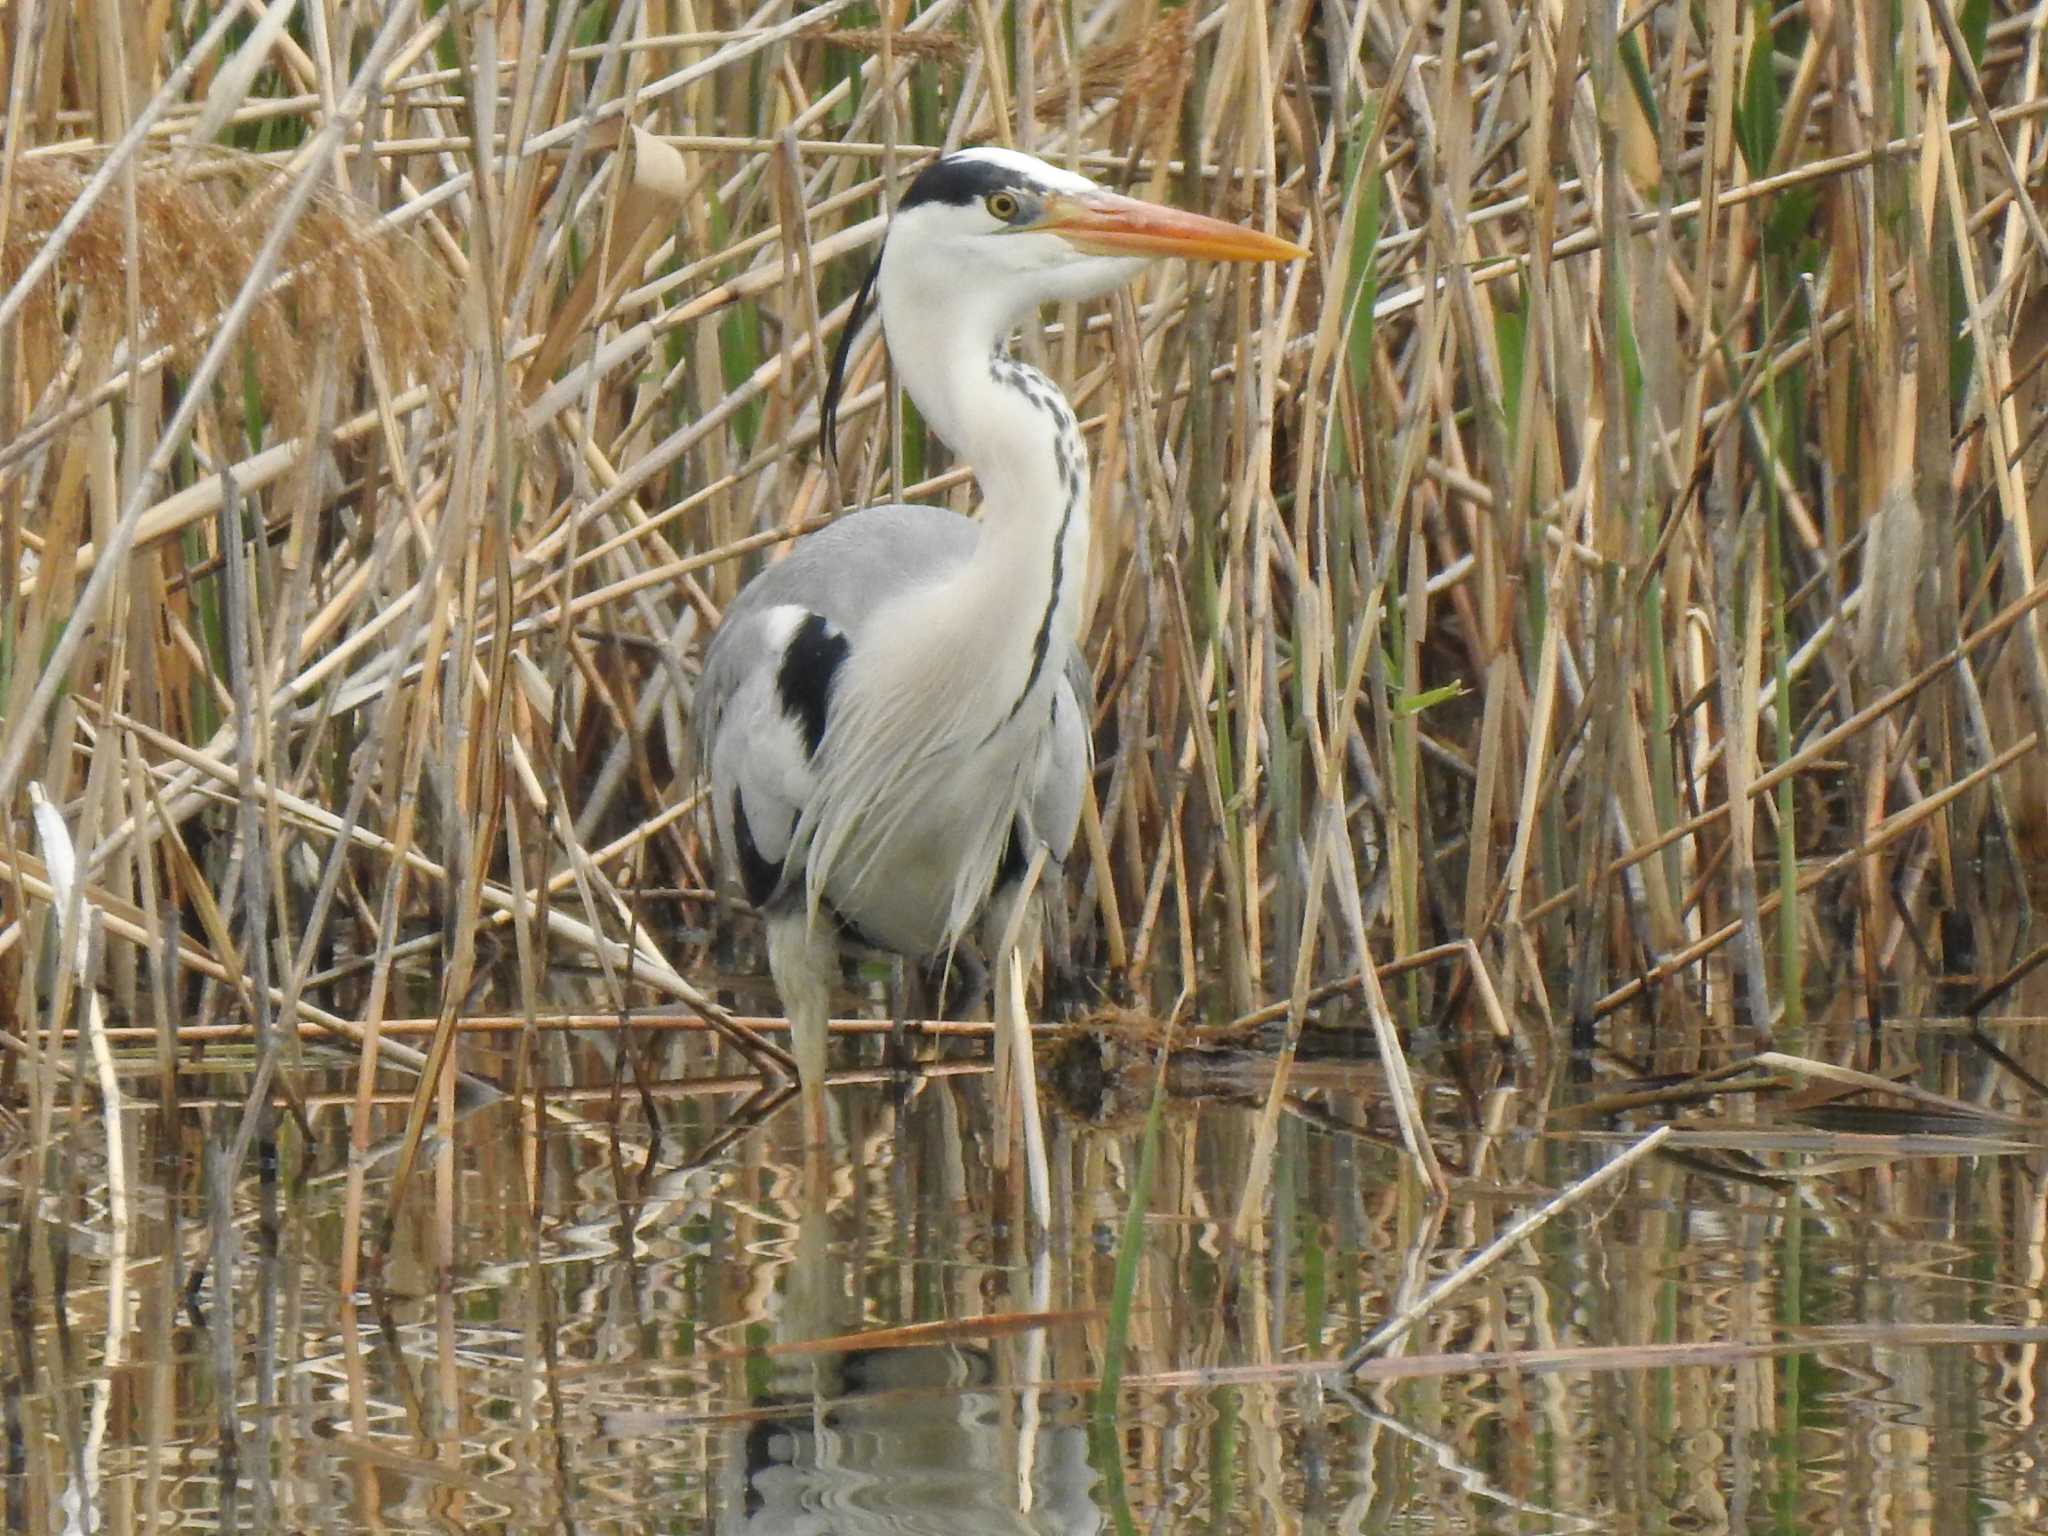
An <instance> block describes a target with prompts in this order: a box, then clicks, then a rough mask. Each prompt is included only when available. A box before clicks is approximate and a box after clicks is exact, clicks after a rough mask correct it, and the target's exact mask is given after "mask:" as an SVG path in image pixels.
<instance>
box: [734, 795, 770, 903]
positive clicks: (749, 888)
mask: <svg viewBox="0 0 2048 1536" xmlns="http://www.w3.org/2000/svg"><path fill="white" fill-rule="evenodd" d="M732 840H733V843H734V844H735V847H734V848H733V852H734V853H735V854H737V855H738V856H739V861H740V884H741V885H743V886H744V887H746V892H747V900H749V901H751V902H752V903H753V904H754V905H755V906H757V907H758V906H761V905H763V904H764V903H766V901H767V900H768V898H769V897H770V896H772V895H774V894H775V887H776V885H777V884H778V883H779V882H780V881H781V879H782V866H781V865H780V864H778V863H776V862H775V861H774V860H773V859H769V858H764V857H762V854H761V849H760V846H759V845H758V844H757V843H755V841H754V828H753V826H752V824H751V823H749V822H748V820H747V806H746V802H745V801H744V800H742V799H741V798H740V792H739V791H738V790H734V791H733V792H732Z"/></svg>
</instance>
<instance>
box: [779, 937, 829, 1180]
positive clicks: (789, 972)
mask: <svg viewBox="0 0 2048 1536" xmlns="http://www.w3.org/2000/svg"><path fill="white" fill-rule="evenodd" d="M768 970H769V972H770V973H771V974H772V975H773V976H774V977H775V989H776V991H778V992H779V993H781V994H782V1006H783V1009H784V1011H785V1012H787V1013H788V1014H789V1033H790V1054H791V1055H793V1056H795V1057H796V1078H797V1090H798V1094H799V1096H800V1097H801V1099H802V1100H803V1116H804V1142H805V1145H807V1146H813V1147H819V1146H823V1145H824V1144H825V1143H826V1142H827V1141H829V1140H830V1139H831V1136H830V1129H829V1124H828V1122H827V1120H826V1115H825V1043H826V1039H827V1035H828V1032H829V1030H830V1026H831V1022H832V982H833V978H834V977H835V976H836V975H837V974H838V970H839V945H838V941H837V940H835V939H834V938H833V937H832V936H831V935H830V934H820V933H817V932H814V931H813V930H812V927H811V924H810V922H809V920H808V918H807V917H806V915H805V913H804V912H803V910H802V908H801V907H798V908H796V909H795V910H792V911H789V912H783V913H770V914H769V915H768Z"/></svg>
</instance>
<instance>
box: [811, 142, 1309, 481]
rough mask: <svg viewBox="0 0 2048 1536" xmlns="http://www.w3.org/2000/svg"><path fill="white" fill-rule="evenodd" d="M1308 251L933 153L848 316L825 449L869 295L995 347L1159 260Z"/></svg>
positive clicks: (1024, 172)
mask: <svg viewBox="0 0 2048 1536" xmlns="http://www.w3.org/2000/svg"><path fill="white" fill-rule="evenodd" d="M1307 254H1308V253H1307V252H1306V251H1305V250H1303V249H1302V248H1301V247H1300V246H1298V245H1296V244H1295V243H1294V242H1293V241H1291V240H1283V239H1280V238H1279V237H1277V236H1275V235H1269V234H1266V233H1265V232H1264V231H1262V230H1256V229H1248V228H1245V227H1244V226H1242V225H1237V224H1231V223H1228V222H1226V221H1224V220H1222V219H1212V218H1210V217H1208V216H1207V215H1205V214H1199V213H1187V212H1183V211H1182V210H1181V209H1178V208H1170V207H1166V206H1164V205H1162V204H1159V203H1148V202H1145V201H1143V200H1141V199H1139V198H1135V197H1125V196H1122V195H1121V194H1119V193H1115V192H1111V191H1109V190H1107V189H1106V188H1104V187H1100V186H1098V185H1096V184H1095V183H1094V182H1092V181H1090V180H1089V179H1088V178H1087V177H1085V176H1082V175H1079V174H1077V173H1076V172H1073V171H1068V170H1063V169H1061V168H1060V167H1058V166H1056V165H1049V164H1047V163H1046V162H1045V161H1043V160H1040V159H1037V158H1035V157H1034V156H1031V155H1026V154H1022V153H1020V152H1018V151H1016V150H1013V149H1000V148H996V147H993V146H984V147H981V148H976V149H963V150H958V151H956V152H954V153H953V154H950V155H943V156H941V157H940V158H939V159H937V160H934V161H933V162H932V163H931V164H930V165H928V166H926V167H925V169H924V170H923V171H922V172H920V173H919V175H918V177H917V179H916V180H915V181H913V182H912V183H911V184H910V188H909V190H908V191H906V192H905V193H904V194H903V199H902V201H901V202H900V203H898V204H897V207H896V215H895V217H894V218H893V219H891V220H890V222H889V229H888V233H887V235H886V237H885V238H884V241H883V245H882V251H881V254H880V255H879V256H878V257H877V258H876V260H875V265H874V267H873V268H871V269H870V271H869V273H868V277H867V281H866V283H865V284H863V286H862V288H861V291H860V294H859V296H858V298H857V300H856V302H855V306H854V312H853V313H852V314H851V315H849V316H848V317H847V322H846V329H845V331H844V332H843V333H842V334H841V336H840V344H839V355H838V357H837V358H836V359H835V360H834V364H833V369H832V379H831V384H830V386H829V387H828V390H827V400H826V407H827V408H826V413H825V418H824V421H823V423H822V426H823V428H824V441H825V443H826V445H827V451H828V452H829V451H831V447H832V424H833V423H832V418H833V414H834V412H833V407H834V406H836V404H837V399H838V393H839V384H840V375H841V369H842V368H843V367H844V366H845V362H846V359H847V357H848V355H849V353H850V349H851V342H852V338H853V335H854V332H855V331H856V329H858V327H859V323H860V319H861V314H862V311H863V310H864V309H865V308H866V306H867V303H868V300H869V299H870V297H871V296H872V295H873V293H874V290H876V288H877V287H879V289H880V290H881V298H882V303H883V308H884V313H885V314H886V313H887V312H888V310H889V309H890V308H891V307H893V306H895V305H898V304H905V303H908V304H914V305H917V306H919V307H920V308H921V309H924V310H926V311H930V310H931V309H933V308H939V309H943V310H944V311H945V312H946V315H947V317H948V320H949V322H950V323H951V325H952V326H953V327H955V328H957V330H959V331H960V332H963V333H966V334H967V335H969V336H971V338H972V340H973V343H974V344H976V345H979V344H981V343H983V342H986V344H987V345H989V346H995V345H998V344H1000V342H1001V341H1002V339H1003V338H1004V337H1005V336H1007V335H1008V334H1009V332H1010V330H1011V329H1012V328H1013V327H1014V326H1015V325H1016V324H1017V322H1018V321H1019V320H1020V319H1022V318H1023V317H1024V316H1026V315H1028V314H1030V313H1031V312H1032V311H1033V310H1035V309H1037V308H1038V307H1039V306H1040V305H1043V304H1051V303H1059V302H1063V301H1068V300H1081V299H1092V298H1096V297H1098V296H1100V295H1102V294H1105V293H1109V292H1111V291H1113V290H1114V289H1117V288H1120V287H1122V286H1123V285H1124V284H1125V283H1128V282H1130V281H1131V280H1132V279H1133V278H1135V277H1136V276H1137V275H1138V273H1139V272H1141V271H1143V270H1144V268H1145V265H1146V264H1147V263H1148V262H1150V261H1153V260H1156V259H1157V258H1159V257H1162V256H1181V257H1186V258H1189V259H1192V260H1198V261H1290V260H1292V259H1294V258H1295V257H1298V256H1305V255H1307Z"/></svg>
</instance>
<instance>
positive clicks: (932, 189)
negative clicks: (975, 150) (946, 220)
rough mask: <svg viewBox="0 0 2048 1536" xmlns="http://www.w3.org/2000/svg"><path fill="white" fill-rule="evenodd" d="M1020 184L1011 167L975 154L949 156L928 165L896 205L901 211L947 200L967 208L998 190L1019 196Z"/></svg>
mask: <svg viewBox="0 0 2048 1536" xmlns="http://www.w3.org/2000/svg"><path fill="white" fill-rule="evenodd" d="M1016 187H1017V172H1016V171H1014V170H1012V169H1011V168H1010V167H1008V166H1004V165H997V164H994V163H993V162H991V161H988V160H983V159H980V158H979V157H977V156H973V155H947V156H946V157H945V158H943V159H940V160H934V161H933V162H932V163H931V164H930V165H928V166H926V167H925V168H924V170H923V171H921V172H920V173H919V174H918V178H917V180H915V181H913V182H912V183H911V184H910V190H909V191H907V192H905V193H904V194H903V201H902V202H900V203H898V204H897V205H896V206H897V208H898V209H899V210H901V209H905V208H915V207H917V206H918V205H919V204H921V203H947V204H950V205H951V206H953V207H956V208H964V207H966V206H967V205H968V204H970V203H979V202H985V201H986V200H987V199H988V198H990V197H993V196H994V195H995V194H996V193H998V192H1007V193H1009V194H1010V196H1012V197H1015V196H1016V195H1017V193H1016Z"/></svg>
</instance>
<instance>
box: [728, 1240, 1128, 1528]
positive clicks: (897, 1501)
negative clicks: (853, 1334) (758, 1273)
mask: <svg viewBox="0 0 2048 1536" xmlns="http://www.w3.org/2000/svg"><path fill="white" fill-rule="evenodd" d="M1037 1268H1038V1271H1039V1273H1040V1274H1041V1275H1042V1274H1043V1272H1044V1266H1043V1265H1040V1266H1037ZM782 1301H783V1305H782V1307H781V1309H780V1313H779V1315H778V1318H777V1321H776V1327H775V1332H776V1335H777V1338H778V1342H780V1343H782V1344H784V1345H803V1344H809V1343H813V1342H815V1341H818V1340H823V1339H833V1338H843V1337H844V1336H845V1333H846V1324H847V1322H848V1321H850V1320H852V1319H854V1318H857V1317H858V1315H859V1312H860V1298H859V1297H858V1296H857V1295H855V1294H854V1293H853V1291H852V1289H851V1287H850V1286H849V1285H848V1266H847V1265H846V1264H845V1263H844V1262H843V1260H842V1259H841V1258H839V1257H838V1256H837V1255H835V1252H834V1249H833V1245H832V1243H831V1239H830V1218H829V1215H828V1213H827V1211H826V1210H825V1209H824V1208H823V1203H822V1200H819V1199H807V1200H806V1201H805V1202H804V1204H803V1207H802V1209H801V1210H800V1212H799V1215H798V1229H797V1236H796V1242H795V1245H794V1253H793V1256H792V1259H791V1262H790V1265H789V1269H788V1273H787V1275H786V1277H785V1290H784V1292H783V1296H782ZM1012 1342H1013V1343H1014V1341H1012ZM1033 1353H1037V1354H1042V1352H1039V1351H1035V1352H1033ZM1027 1358H1028V1357H1027ZM766 1363H767V1366H768V1369H767V1370H766V1372H765V1373H764V1379H762V1380H761V1381H760V1382H759V1383H758V1385H757V1386H756V1388H755V1392H754V1396H753V1402H752V1405H751V1406H752V1410H753V1413H754V1415H755V1417H754V1418H753V1420H752V1422H751V1423H749V1424H748V1425H747V1426H746V1427H745V1428H744V1429H743V1430H739V1431H735V1432H734V1434H733V1435H732V1436H730V1437H729V1438H728V1441H727V1445H726V1448H725V1473H724V1476H723V1478H722V1480H721V1481H722V1483H723V1487H722V1489H721V1493H722V1495H723V1497H722V1499H721V1501H720V1502H721V1506H722V1509H723V1517H722V1519H721V1520H720V1523H719V1529H720V1530H722V1531H730V1532H742V1531H744V1532H750V1533H757V1536H810V1533H820V1536H822V1533H824V1532H828V1531H829V1532H833V1533H836V1536H866V1533H875V1536H882V1533H896V1536H912V1533H916V1532H921V1531H930V1532H934V1533H945V1536H958V1533H959V1532H961V1531H962V1530H963V1529H965V1530H969V1531H974V1532H977V1533H981V1532H986V1533H988V1536H1002V1533H1007V1532H1016V1533H1020V1536H1022V1533H1042V1536H1054V1533H1070V1532H1092V1531H1098V1530H1101V1529H1102V1527H1103V1519H1102V1515H1101V1512H1100V1511H1099V1510H1098V1509H1097V1508H1096V1507H1095V1505H1094V1503H1093V1501H1092V1500H1091V1497H1090V1490H1091V1488H1092V1487H1093V1485H1094V1483H1095V1482H1096V1473H1095V1471H1094V1469H1093V1468H1092V1467H1091V1466H1090V1465H1089V1464H1088V1442H1087V1435H1086V1433H1085V1431H1084V1430H1083V1429H1082V1428H1081V1427H1080V1426H1079V1424H1077V1423H1074V1422H1066V1423H1054V1424H1045V1423H1043V1422H1040V1420H1039V1416H1038V1414H1037V1413H1036V1412H1035V1411H1034V1412H1032V1413H1029V1414H1026V1413H1024V1412H1022V1411H1020V1409H1021V1408H1022V1406H1023V1405H1024V1404H1026V1403H1029V1404H1030V1405H1031V1406H1032V1408H1033V1409H1036V1408H1037V1407H1038V1406H1039V1405H1038V1403H1037V1398H1038V1396H1039V1393H1040V1389H1039V1388H1038V1387H1036V1386H1035V1385H1031V1384H1024V1385H1023V1386H1022V1387H1021V1388H1020V1389H1019V1390H1010V1389H1009V1388H1008V1387H1007V1386H1006V1385H1005V1384H1004V1383H1003V1382H1002V1381H1001V1380H1000V1379H999V1372H998V1368H997V1360H996V1354H995V1351H993V1350H991V1349H989V1348H986V1347H982V1346H979V1345H970V1344H925V1345H899V1346H895V1347H889V1346H880V1347H860V1346H859V1345H857V1344H854V1345H850V1346H848V1347H844V1348H837V1347H826V1348H820V1349H801V1348H799V1349H794V1350H789V1349H785V1350H781V1351H777V1352H776V1353H774V1354H772V1355H771V1356H770V1358H769V1359H768V1361H767V1362H766ZM1068 1402H1069V1406H1071V1399H1070V1398H1069V1399H1068Z"/></svg>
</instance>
